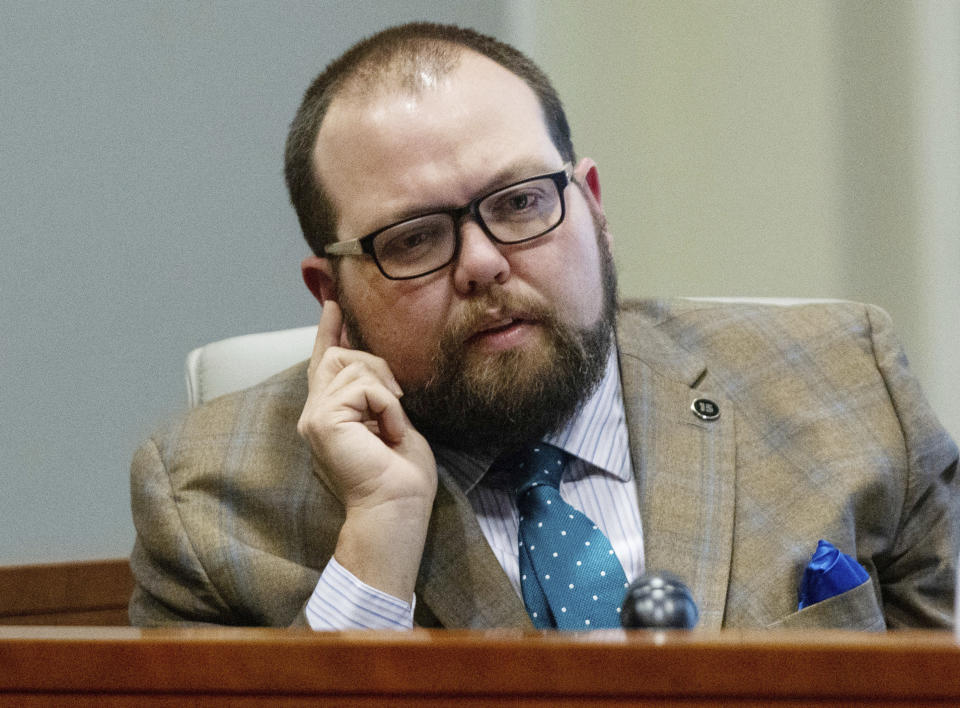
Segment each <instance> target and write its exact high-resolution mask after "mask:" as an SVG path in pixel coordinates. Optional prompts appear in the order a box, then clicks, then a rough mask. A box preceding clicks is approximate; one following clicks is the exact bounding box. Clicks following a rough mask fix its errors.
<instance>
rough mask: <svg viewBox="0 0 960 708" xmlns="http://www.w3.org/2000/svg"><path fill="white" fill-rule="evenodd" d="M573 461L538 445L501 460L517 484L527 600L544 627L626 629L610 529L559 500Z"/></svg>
mask: <svg viewBox="0 0 960 708" xmlns="http://www.w3.org/2000/svg"><path fill="white" fill-rule="evenodd" d="M566 457H567V454H566V453H565V452H564V451H563V450H560V449H559V448H556V447H553V446H552V445H548V444H546V443H536V444H534V445H532V446H530V447H526V448H523V449H521V450H520V451H518V452H514V453H511V454H510V455H509V456H505V457H501V458H499V459H498V460H497V462H495V463H494V465H495V466H499V465H504V466H507V468H508V469H510V471H511V477H512V479H514V480H516V494H517V510H518V511H519V513H520V529H519V553H520V587H521V590H522V591H523V601H524V603H525V604H526V606H527V612H528V613H529V614H530V619H532V620H533V624H534V626H535V627H538V628H551V627H556V628H557V629H581V630H582V629H602V628H607V627H619V626H620V606H621V603H622V602H623V594H624V592H625V591H626V587H627V579H626V576H625V575H624V573H623V568H622V566H621V565H620V560H619V559H618V558H617V556H616V554H615V553H614V552H613V548H612V547H611V546H610V541H609V540H608V539H607V537H606V536H604V535H603V532H602V531H600V529H599V528H598V527H597V525H596V524H594V523H593V521H591V520H590V519H589V518H587V516H586V515H584V514H583V513H582V512H579V511H577V510H576V509H574V508H573V507H572V506H570V505H569V504H567V503H566V502H565V501H563V499H561V498H560V490H559V487H560V479H561V477H562V476H563V467H564V464H565V462H566ZM501 469H504V468H503V467H501Z"/></svg>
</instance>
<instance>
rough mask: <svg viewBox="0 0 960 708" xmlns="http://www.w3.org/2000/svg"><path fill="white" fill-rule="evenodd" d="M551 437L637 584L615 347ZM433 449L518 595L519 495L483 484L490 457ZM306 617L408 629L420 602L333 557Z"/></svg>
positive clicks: (639, 566)
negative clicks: (371, 581)
mask: <svg viewBox="0 0 960 708" xmlns="http://www.w3.org/2000/svg"><path fill="white" fill-rule="evenodd" d="M545 440H546V441H547V442H549V443H551V444H553V445H555V446H557V447H559V448H561V449H563V450H565V451H566V452H568V453H570V454H571V455H572V456H573V459H572V460H570V462H569V463H568V464H567V468H566V470H564V476H563V481H562V482H561V484H560V495H561V497H562V498H563V499H564V500H565V501H566V502H567V503H568V504H570V505H571V506H573V507H574V508H576V509H578V510H580V511H582V512H583V513H584V514H586V515H587V516H588V517H589V518H590V519H592V520H593V521H594V522H595V523H596V524H597V525H598V526H599V527H600V529H601V530H602V531H603V532H604V534H606V536H607V538H609V539H610V544H611V545H612V546H613V549H614V551H615V552H616V554H617V557H618V558H619V559H620V562H621V564H622V565H623V570H624V573H625V574H626V576H627V581H628V582H629V581H632V580H633V579H635V578H636V577H637V576H639V575H640V574H642V573H643V567H644V560H643V531H642V526H641V522H640V511H639V508H640V507H639V504H638V500H637V488H636V485H635V484H634V480H633V468H632V466H631V463H630V448H629V439H628V436H627V425H626V418H625V416H624V409H623V394H622V391H621V388H620V371H619V368H618V364H617V355H616V352H615V351H611V354H610V357H609V359H608V360H607V366H606V371H605V373H604V376H603V379H602V380H601V382H600V385H599V386H598V387H597V389H596V391H594V393H593V394H592V395H591V396H590V398H589V399H587V401H586V403H585V404H584V405H583V406H582V407H581V409H580V411H579V412H578V414H577V415H576V416H574V418H573V419H571V421H570V422H569V423H568V424H567V425H566V427H564V428H563V429H562V430H561V431H559V432H558V433H557V434H554V435H550V436H548V437H546V438H545ZM434 453H435V455H436V459H437V464H438V466H439V467H440V468H442V469H443V470H444V471H445V472H446V473H447V474H448V475H449V476H450V477H451V478H452V479H453V480H454V481H455V482H456V483H457V484H458V485H459V486H460V487H461V489H463V491H464V492H465V493H466V495H467V499H468V500H469V501H470V504H471V506H472V507H473V510H474V512H475V513H476V515H477V521H478V523H479V524H480V529H481V530H482V531H483V535H484V536H485V537H486V539H487V542H488V543H489V544H490V548H491V549H492V550H493V553H494V555H495V556H496V558H497V560H498V561H499V562H500V565H501V566H502V567H503V570H504V572H505V573H506V574H507V577H508V578H509V579H510V582H511V584H512V585H513V587H514V589H515V590H516V591H517V595H518V596H519V595H520V566H519V559H518V556H517V534H518V527H519V517H518V514H517V505H516V501H515V500H514V496H513V492H512V491H511V490H509V489H504V488H502V487H498V486H497V485H495V484H485V483H484V482H485V480H484V474H485V473H486V471H487V469H488V468H489V466H490V463H491V462H492V460H491V459H479V458H477V457H474V456H471V455H467V454H464V453H460V452H457V451H453V450H449V449H445V448H436V449H435V450H434ZM414 601H416V599H415V598H414ZM307 619H308V621H309V622H310V626H311V627H313V628H314V629H317V630H331V629H347V628H368V629H386V628H395V629H407V628H410V627H412V626H413V605H412V604H410V603H407V602H404V601H402V600H399V599H397V598H395V597H392V596H390V595H387V594H385V593H383V592H380V591H378V590H376V589H375V588H372V587H370V586H369V585H367V584H365V583H363V582H361V581H360V580H358V579H357V578H356V577H354V576H353V575H352V574H351V573H350V572H349V571H347V570H346V569H345V568H343V567H342V566H341V565H340V564H339V563H337V561H336V559H333V558H331V559H330V562H329V563H328V564H327V567H326V568H325V569H324V571H323V574H322V575H321V577H320V581H319V582H318V583H317V587H316V589H315V590H314V592H313V594H312V595H311V597H310V600H309V601H308V603H307Z"/></svg>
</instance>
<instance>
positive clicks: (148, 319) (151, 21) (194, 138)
mask: <svg viewBox="0 0 960 708" xmlns="http://www.w3.org/2000/svg"><path fill="white" fill-rule="evenodd" d="M505 5H506V3H505V2H482V3H477V2H469V3H467V2H463V3H458V2H449V1H448V0H433V1H431V0H419V1H415V0H405V2H403V3H402V4H399V3H397V4H395V3H390V2H379V1H367V2H364V1H360V2H358V1H356V0H351V1H350V2H115V3H114V2H72V1H71V2H68V1H60V2H45V3H39V2H32V1H29V0H26V1H24V2H4V1H2V0H0V213H2V218H0V253H2V257H0V308H2V311H0V312H2V314H0V322H2V325H3V332H4V334H3V337H2V340H0V372H2V376H3V382H2V384H0V531H2V533H0V564H9V563H26V562H40V561H56V560H61V559H75V558H96V557H113V556H121V555H126V554H127V553H128V552H129V548H130V546H131V544H132V541H133V528H132V524H131V522H130V512H129V494H128V481H127V480H128V469H129V463H130V458H131V456H132V454H133V451H134V449H135V447H136V445H137V443H138V442H139V441H140V440H141V439H142V438H144V437H145V436H146V435H147V434H148V433H149V431H150V430H151V429H152V428H153V427H154V426H155V425H156V423H157V422H158V421H160V420H161V419H163V418H165V417H167V416H170V415H172V414H173V413H174V412H175V411H177V410H179V409H180V408H181V407H182V406H183V405H184V402H185V397H184V385H183V373H182V371H183V359H184V356H185V355H186V352H187V351H188V350H190V349H191V348H193V347H196V346H198V345H200V344H203V343H206V342H208V341H211V340H214V339H219V338H222V337H225V336H229V335H233V334H238V333H245V332H253V331H260V330H268V329H279V328H283V327H290V326H300V325H303V324H307V323H311V322H313V321H314V320H315V319H316V317H317V313H318V310H317V307H316V305H315V302H314V301H313V300H312V298H311V297H310V295H309V293H308V292H307V290H306V288H304V287H303V285H302V283H301V281H300V276H299V262H300V259H301V258H302V257H303V256H304V255H306V253H307V250H306V247H305V246H304V245H303V244H302V239H301V236H300V233H299V229H298V226H297V223H296V219H295V217H294V215H293V212H292V210H291V209H290V207H289V206H288V203H287V197H286V193H285V190H284V187H283V178H282V149H283V140H284V138H285V133H286V126H287V124H288V123H289V121H290V119H291V118H292V116H293V113H294V111H295V110H296V107H297V105H298V104H299V101H300V98H301V97H302V94H303V91H304V90H305V89H306V87H307V85H308V83H309V81H310V79H311V78H312V77H313V76H314V75H315V74H316V73H318V72H319V70H320V69H322V67H323V66H324V65H325V64H326V62H328V61H329V60H331V59H332V58H334V57H335V56H336V55H338V54H339V53H340V52H342V51H343V50H344V49H346V48H347V47H348V46H349V45H350V44H352V43H353V42H354V41H356V40H357V39H359V38H360V37H362V36H364V35H366V34H369V33H371V32H373V31H376V30H377V29H380V28H381V27H383V26H386V25H389V24H392V23H395V22H398V21H404V20H410V19H434V20H441V21H457V22H461V23H464V24H469V25H472V26H475V27H477V28H478V29H481V30H485V31H488V32H491V33H493V34H495V35H498V36H500V37H502V38H503V39H506V40H507V41H515V40H516V39H517V38H516V37H515V36H514V35H512V34H511V33H510V32H509V31H507V27H508V25H512V24H513V23H512V21H511V20H510V18H509V16H508V15H509V12H508V9H505Z"/></svg>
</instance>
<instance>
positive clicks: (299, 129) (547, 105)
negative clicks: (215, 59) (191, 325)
mask: <svg viewBox="0 0 960 708" xmlns="http://www.w3.org/2000/svg"><path fill="white" fill-rule="evenodd" d="M464 48H466V49H470V50H473V51H475V52H477V53H478V54H482V55H483V56H485V57H488V58H489V59H492V60H493V61H495V62H496V63H497V64H499V65H500V66H502V67H503V68H505V69H507V71H509V72H511V73H513V74H515V75H516V76H518V77H519V78H521V79H522V80H523V81H524V82H525V83H526V84H527V86H529V87H530V88H531V90H532V91H533V92H534V93H535V94H536V96H537V99H538V100H539V102H540V108H541V110H542V111H543V118H544V122H545V124H546V126H547V130H548V131H549V133H550V139H551V140H552V141H553V144H554V145H555V146H556V148H557V150H558V151H559V152H560V155H561V156H562V157H563V160H564V162H575V156H574V151H573V143H572V141H571V139H570V126H569V124H568V123H567V117H566V114H565V113H564V111H563V105H562V103H561V102H560V97H559V96H558V95H557V92H556V89H554V88H553V85H552V84H551V83H550V80H549V79H548V78H547V76H546V74H544V73H543V71H541V70H540V68H539V67H538V66H537V65H536V64H534V63H533V61H531V60H530V59H529V58H528V57H527V56H526V55H524V54H523V53H522V52H520V51H518V50H517V49H514V48H513V47H511V46H510V45H508V44H504V43H503V42H500V41H498V40H496V39H494V38H493V37H489V36H487V35H483V34H480V33H479V32H475V31H474V30H471V29H465V28H461V27H456V26H454V25H439V24H433V23H427V22H414V23H410V24H405V25H399V26H397V27H391V28H389V29H386V30H384V31H382V32H379V33H377V34H375V35H373V36H371V37H368V38H367V39H364V40H363V41H361V42H359V43H357V44H355V45H354V46H353V47H351V48H350V49H349V50H347V52H346V53H344V54H343V55H341V56H340V57H339V58H338V59H335V60H334V61H333V62H331V63H330V64H329V65H328V66H327V68H326V69H324V70H323V72H322V73H321V74H320V75H319V76H318V77H317V78H316V79H314V81H313V83H312V84H311V85H310V88H308V89H307V92H306V93H305V94H304V97H303V101H302V102H301V104H300V108H299V109H298V110H297V114H296V116H294V119H293V122H292V123H291V124H290V132H289V134H288V135H287V146H286V154H285V161H284V162H285V164H284V174H285V176H286V180H287V189H288V190H289V192H290V201H291V202H292V203H293V208H294V209H295V210H296V212H297V218H299V220H300V228H301V229H302V230H303V236H304V238H305V239H306V240H307V243H308V244H309V246H310V248H311V250H313V252H314V253H315V254H316V255H318V256H322V255H323V247H324V246H325V245H326V244H328V243H331V242H333V241H335V240H336V225H337V215H336V212H335V210H334V207H333V204H332V203H331V201H330V199H329V197H327V195H326V193H325V192H324V189H323V186H322V185H321V184H320V183H319V182H318V181H317V180H316V178H315V171H314V169H313V160H312V159H311V155H312V152H313V146H314V144H315V143H316V139H317V134H318V133H319V132H320V124H321V123H322V122H323V118H324V116H325V115H326V113H327V109H329V107H330V104H331V102H332V101H333V99H334V98H335V97H336V96H337V95H338V94H339V93H340V91H341V90H342V89H343V88H344V85H345V84H347V83H348V82H349V83H350V84H351V86H352V87H356V88H359V89H360V90H366V89H367V88H369V87H372V86H374V85H376V83H377V82H384V81H394V82H396V81H400V82H403V81H407V82H412V75H413V74H414V73H415V71H411V70H417V69H419V68H422V66H423V64H424V63H427V64H429V65H430V68H431V69H433V70H435V71H437V73H444V72H445V71H449V70H450V69H451V68H452V67H454V66H456V65H457V63H458V61H457V60H458V59H459V56H460V54H461V52H462V49H464Z"/></svg>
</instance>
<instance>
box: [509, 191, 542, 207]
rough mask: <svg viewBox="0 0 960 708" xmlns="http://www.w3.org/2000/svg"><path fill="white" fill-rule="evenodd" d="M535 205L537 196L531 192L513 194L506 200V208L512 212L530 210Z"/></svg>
mask: <svg viewBox="0 0 960 708" xmlns="http://www.w3.org/2000/svg"><path fill="white" fill-rule="evenodd" d="M536 203H537V196H536V195H535V194H534V193H533V192H520V193H518V194H513V195H511V196H510V198H509V199H508V200H507V206H508V207H510V209H511V210H513V211H523V210H524V209H530V208H532V207H533V206H534V205H535V204H536Z"/></svg>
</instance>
